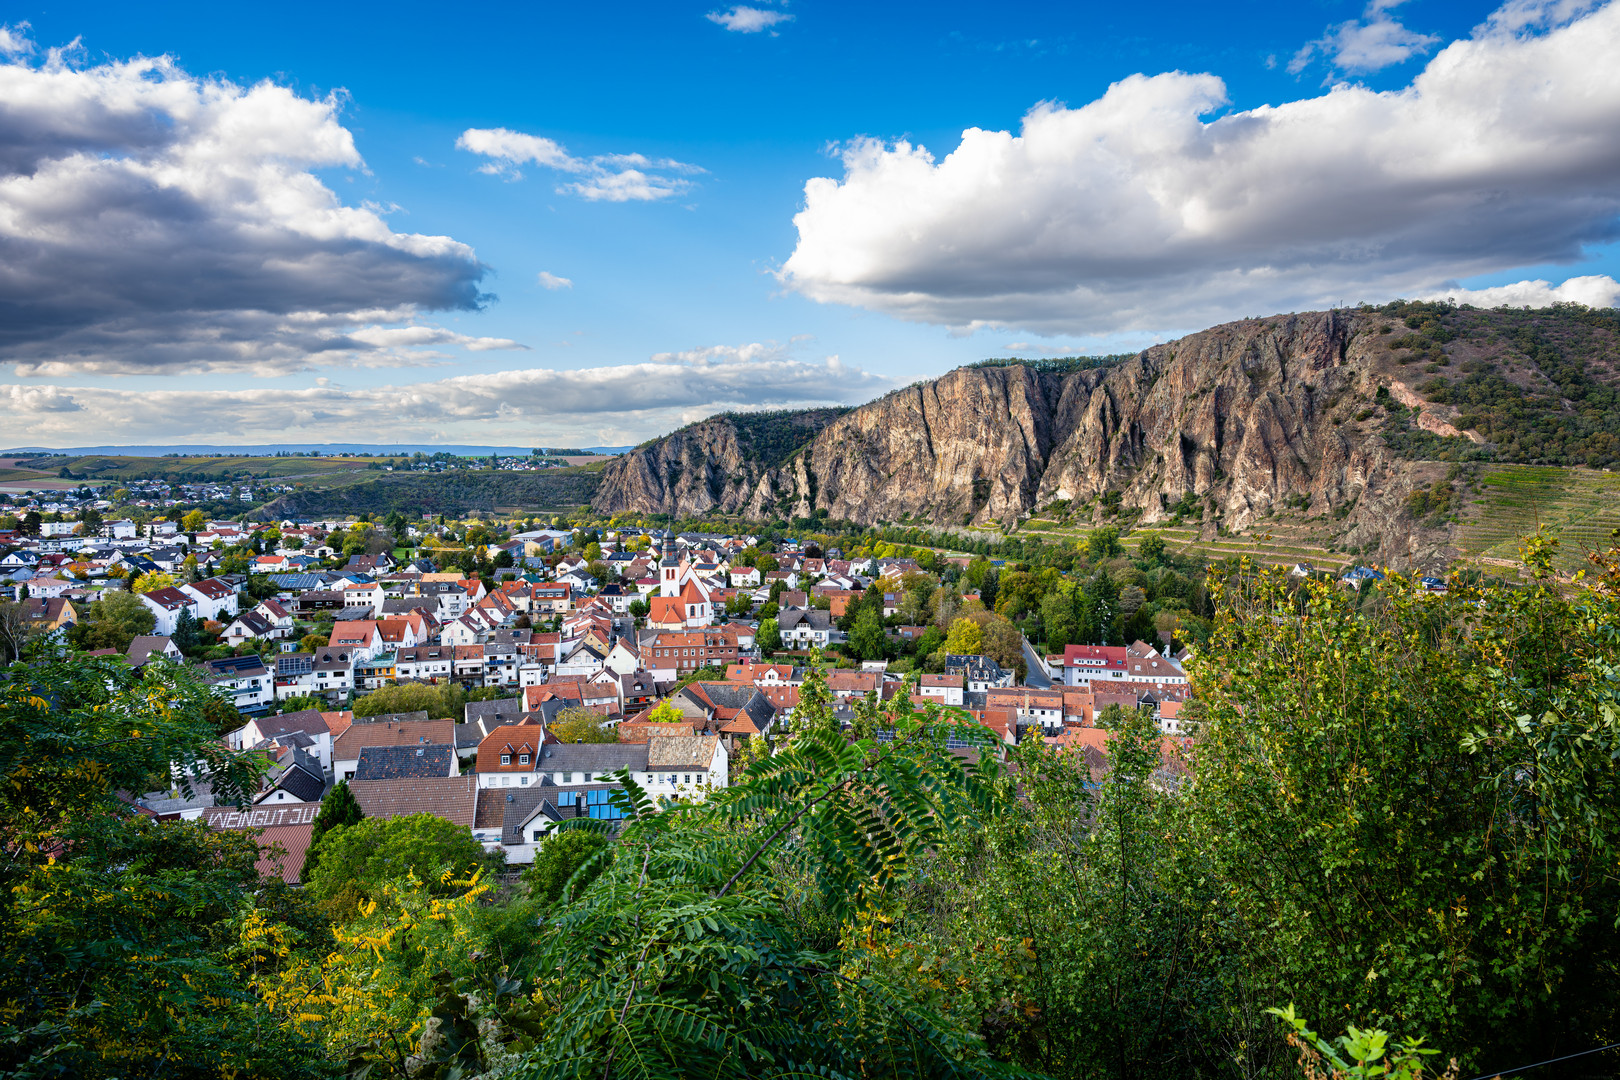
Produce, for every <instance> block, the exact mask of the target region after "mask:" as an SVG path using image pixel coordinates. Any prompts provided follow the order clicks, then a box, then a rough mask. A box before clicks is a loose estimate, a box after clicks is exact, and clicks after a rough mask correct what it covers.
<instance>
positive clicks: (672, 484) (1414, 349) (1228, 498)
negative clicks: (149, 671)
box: [593, 310, 1513, 563]
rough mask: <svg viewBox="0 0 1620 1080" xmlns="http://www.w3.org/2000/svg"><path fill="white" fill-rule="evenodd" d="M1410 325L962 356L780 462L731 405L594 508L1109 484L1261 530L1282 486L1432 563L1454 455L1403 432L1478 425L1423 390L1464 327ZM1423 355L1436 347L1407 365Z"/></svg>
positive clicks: (1144, 517)
mask: <svg viewBox="0 0 1620 1080" xmlns="http://www.w3.org/2000/svg"><path fill="white" fill-rule="evenodd" d="M1478 314H1479V315H1480V316H1482V317H1484V316H1488V315H1490V314H1491V313H1485V312H1481V313H1478ZM1420 319H1429V321H1428V322H1420ZM1465 321H1466V320H1465ZM1478 321H1479V320H1477V319H1476V320H1475V322H1478ZM1452 322H1453V323H1455V322H1456V318H1455V317H1452ZM1415 325H1422V326H1425V327H1431V328H1432V327H1438V326H1440V323H1439V322H1437V321H1435V319H1432V318H1430V317H1429V316H1427V315H1424V316H1412V317H1408V318H1407V319H1405V320H1404V321H1402V320H1400V319H1396V318H1391V316H1390V314H1389V313H1388V312H1387V311H1378V310H1358V311H1333V312H1310V313H1305V314H1298V315H1286V316H1275V317H1272V318H1266V319H1251V320H1245V321H1243V322H1236V323H1229V324H1226V325H1223V326H1218V327H1215V328H1213V329H1210V330H1206V331H1203V332H1202V333H1198V334H1193V335H1191V336H1189V337H1186V338H1182V339H1180V340H1178V341H1173V342H1169V343H1167V344H1164V345H1157V346H1154V347H1153V348H1150V349H1148V350H1146V351H1144V352H1142V353H1140V354H1138V355H1136V356H1134V357H1132V358H1130V359H1128V360H1125V361H1123V362H1118V363H1114V364H1112V365H1111V366H1108V367H1106V368H1102V369H1093V370H1071V371H1067V372H1064V371H1061V370H1057V371H1054V370H1037V369H1036V368H1035V367H1032V366H1026V365H1019V364H1009V365H981V366H974V367H967V368H959V369H957V370H955V371H952V372H949V373H948V374H946V375H944V376H941V377H940V378H938V379H935V380H933V381H930V382H926V383H922V384H919V385H916V386H911V387H907V388H906V389H904V390H898V391H895V392H893V393H890V394H888V395H886V396H884V397H882V398H879V399H878V400H876V401H873V402H870V403H868V404H866V405H863V406H861V407H859V408H856V409H853V410H850V411H848V412H847V413H844V414H842V415H838V416H827V415H825V414H819V415H818V416H817V419H816V421H815V422H814V423H811V424H807V425H805V427H804V429H803V430H805V431H806V433H807V439H806V441H805V442H804V444H803V445H802V447H800V448H798V449H797V450H796V451H794V452H792V453H791V454H789V455H788V456H787V457H786V458H785V459H784V460H782V461H780V462H773V461H767V460H764V459H762V458H761V457H759V456H758V455H751V454H750V453H748V451H747V447H745V446H743V445H742V443H741V441H740V440H739V437H738V431H737V428H736V424H735V421H734V420H733V419H732V418H728V417H718V418H715V419H712V420H708V421H705V422H703V423H701V424H696V425H693V426H691V427H688V428H685V429H683V430H681V431H679V432H677V433H675V434H674V435H671V436H668V437H667V438H664V439H661V440H657V441H655V442H653V443H651V444H649V445H647V446H645V447H642V448H639V449H638V450H636V451H634V452H633V453H631V454H628V455H626V456H625V457H624V458H622V459H621V460H619V461H617V462H615V463H614V464H613V465H611V466H609V468H608V469H607V471H606V472H605V473H604V475H603V478H602V484H601V487H600V488H599V489H598V492H597V494H596V497H595V500H594V503H593V505H594V506H595V508H596V509H598V510H600V511H603V512H620V511H630V512H638V513H659V512H662V513H671V514H676V515H686V514H702V513H707V512H711V511H719V512H726V513H739V514H743V515H746V516H749V517H753V518H769V517H774V516H783V517H793V516H809V515H810V514H811V513H813V512H814V511H816V510H825V511H827V513H828V514H829V515H830V516H831V517H834V518H843V519H847V520H849V521H854V522H858V523H863V524H872V523H878V522H897V521H901V520H903V519H904V520H910V521H920V522H926V523H929V524H935V525H941V524H949V525H961V524H967V523H973V524H980V525H983V524H990V523H1001V524H1004V525H1008V526H1011V525H1015V524H1016V523H1017V521H1018V520H1019V519H1020V518H1021V517H1023V516H1025V515H1028V514H1029V513H1030V512H1032V511H1034V510H1036V509H1038V508H1040V507H1043V506H1046V505H1048V504H1050V503H1052V502H1054V501H1057V500H1071V501H1078V502H1081V503H1084V502H1086V501H1087V500H1091V499H1106V500H1107V501H1108V502H1109V503H1112V502H1114V501H1115V500H1117V501H1118V502H1119V504H1120V505H1121V506H1123V507H1126V508H1135V509H1136V510H1137V511H1139V514H1140V518H1139V520H1141V521H1144V522H1149V523H1151V522H1153V521H1158V520H1163V519H1165V518H1168V517H1170V516H1171V515H1172V513H1173V510H1172V507H1175V506H1177V505H1178V504H1179V505H1180V506H1181V507H1182V509H1183V510H1184V511H1185V510H1187V509H1188V508H1189V507H1190V506H1192V505H1199V506H1201V507H1202V508H1203V510H1204V516H1203V521H1204V527H1205V529H1206V531H1207V532H1209V533H1210V534H1211V535H1213V534H1214V533H1215V532H1216V531H1217V529H1219V528H1226V529H1228V530H1232V531H1238V530H1243V529H1246V528H1250V527H1252V526H1254V525H1255V524H1256V523H1257V522H1258V521H1259V519H1260V518H1262V517H1263V516H1265V515H1266V513H1267V511H1269V510H1272V509H1273V508H1275V507H1278V506H1280V504H1282V503H1284V502H1285V501H1286V502H1289V503H1290V504H1291V505H1292V506H1294V507H1296V508H1304V509H1305V512H1306V514H1307V515H1308V516H1313V517H1314V516H1325V517H1327V518H1328V519H1329V520H1332V521H1334V522H1335V523H1336V524H1335V526H1334V530H1335V532H1336V533H1338V534H1339V536H1340V537H1341V540H1342V542H1343V543H1345V544H1347V545H1364V544H1367V543H1376V544H1377V545H1378V548H1379V555H1380V556H1381V557H1382V558H1384V559H1385V560H1388V561H1396V562H1414V563H1421V562H1428V561H1432V560H1434V559H1435V558H1437V557H1439V556H1441V555H1442V554H1443V552H1444V548H1445V546H1446V543H1447V536H1446V533H1445V531H1444V530H1443V529H1433V528H1430V529H1425V528H1422V527H1420V526H1419V524H1418V523H1417V522H1416V521H1415V520H1413V519H1412V518H1411V516H1410V515H1409V514H1408V513H1407V512H1406V509H1405V508H1406V506H1407V501H1408V496H1409V495H1410V494H1411V493H1412V492H1413V491H1414V490H1415V489H1417V488H1420V487H1427V486H1429V485H1430V484H1432V483H1434V482H1435V481H1436V480H1437V479H1439V478H1443V477H1444V476H1445V474H1446V471H1447V466H1446V465H1445V464H1443V463H1441V462H1437V461H1432V460H1414V458H1415V457H1417V456H1419V455H1415V454H1410V453H1408V454H1406V455H1405V456H1403V454H1402V453H1398V452H1397V450H1396V449H1395V445H1396V444H1397V443H1398V442H1399V439H1397V438H1396V437H1395V435H1394V434H1392V432H1410V431H1411V429H1412V427H1413V426H1414V425H1415V427H1416V428H1417V429H1418V433H1419V435H1420V436H1421V437H1423V438H1428V439H1430V440H1431V444H1430V446H1431V449H1432V441H1434V440H1445V441H1448V442H1449V440H1451V439H1456V440H1458V445H1459V446H1472V445H1473V444H1474V443H1477V442H1479V441H1481V437H1480V436H1479V435H1478V433H1477V432H1469V431H1464V430H1461V428H1460V427H1459V426H1456V425H1454V423H1453V422H1454V421H1459V417H1458V413H1457V410H1456V409H1455V408H1452V407H1450V406H1448V405H1444V404H1436V403H1435V402H1434V401H1432V400H1429V398H1431V397H1434V396H1437V395H1434V394H1432V393H1431V394H1428V395H1425V394H1422V393H1419V392H1418V391H1417V390H1416V389H1414V387H1415V386H1417V385H1419V384H1420V382H1421V381H1422V380H1423V378H1424V375H1423V373H1424V371H1425V369H1427V370H1428V371H1431V372H1432V371H1433V370H1435V369H1436V368H1438V367H1442V366H1444V365H1445V364H1446V363H1449V360H1448V357H1447V356H1446V355H1444V348H1443V347H1442V345H1440V344H1436V342H1440V341H1450V340H1452V338H1453V337H1455V336H1457V334H1458V331H1456V330H1446V329H1444V327H1441V328H1440V329H1439V330H1435V331H1434V334H1435V335H1436V336H1434V338H1433V339H1432V340H1431V339H1427V338H1425V339H1419V338H1417V337H1415V336H1414V335H1412V334H1411V333H1410V330H1411V329H1412V328H1413V327H1414V326H1415ZM1448 325H1449V324H1448ZM1469 332H1471V331H1466V330H1465V331H1464V333H1465V334H1466V333H1469ZM1492 333H1494V332H1492ZM1480 334H1485V331H1480ZM1493 340H1494V337H1493ZM1424 350H1435V351H1433V352H1425V351H1424ZM1425 358H1427V359H1431V360H1437V361H1439V363H1430V364H1428V365H1425V366H1421V367H1419V366H1413V364H1412V361H1413V360H1414V359H1425ZM1465 369H1466V367H1465ZM1507 370H1510V371H1511V370H1513V366H1512V365H1511V364H1510V365H1508V367H1507ZM1402 404H1405V405H1407V406H1411V407H1412V408H1411V409H1410V410H1409V411H1403V409H1402ZM1392 425H1394V426H1393V427H1392ZM1464 426H1466V425H1464ZM812 427H814V428H815V429H816V430H815V431H814V432H811V431H810V429H811V428H812ZM1403 437H1404V436H1403ZM1409 442H1410V439H1408V443H1409ZM1402 445H1406V444H1402ZM1426 456H1429V457H1433V456H1436V455H1435V454H1433V453H1429V454H1427V455H1426ZM1442 456H1443V455H1442ZM1452 456H1455V455H1452Z"/></svg>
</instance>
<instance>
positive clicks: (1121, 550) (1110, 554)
mask: <svg viewBox="0 0 1620 1080" xmlns="http://www.w3.org/2000/svg"><path fill="white" fill-rule="evenodd" d="M1123 554H1125V545H1124V544H1122V543H1120V542H1119V529H1117V528H1115V527H1114V526H1113V525H1104V526H1103V527H1102V528H1100V529H1093V530H1092V531H1091V534H1090V535H1089V536H1087V537H1086V555H1087V556H1088V557H1090V559H1091V561H1092V562H1101V561H1102V560H1104V559H1115V558H1118V557H1119V556H1121V555H1123Z"/></svg>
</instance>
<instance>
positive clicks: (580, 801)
mask: <svg viewBox="0 0 1620 1080" xmlns="http://www.w3.org/2000/svg"><path fill="white" fill-rule="evenodd" d="M574 816H575V817H587V816H588V815H587V814H586V811H585V793H584V792H583V791H576V792H575V793H574Z"/></svg>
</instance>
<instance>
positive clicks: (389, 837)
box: [307, 814, 487, 918]
mask: <svg viewBox="0 0 1620 1080" xmlns="http://www.w3.org/2000/svg"><path fill="white" fill-rule="evenodd" d="M486 861H487V860H486V858H485V853H484V847H483V845H482V844H480V843H479V842H478V841H476V840H474V839H473V838H472V834H471V833H470V832H468V831H467V828H466V826H464V825H457V824H455V823H454V822H451V821H446V820H445V819H444V818H442V817H438V816H436V815H433V814H409V815H406V816H403V817H392V818H362V819H361V820H359V821H357V822H355V823H354V824H352V825H345V826H342V827H341V828H336V829H332V830H331V831H329V832H327V833H326V834H325V835H324V836H322V837H321V844H320V850H319V853H318V854H317V855H316V866H315V869H314V871H313V872H312V873H310V874H309V875H307V877H308V879H309V880H308V882H307V885H308V888H309V892H310V895H311V896H313V897H314V898H315V899H316V900H319V901H321V902H323V903H324V904H326V906H327V909H328V910H329V911H331V912H332V913H333V914H334V915H335V916H337V917H340V918H348V917H352V916H353V914H354V912H355V906H356V904H358V903H359V902H361V901H364V900H373V899H377V898H379V897H380V896H382V895H383V886H384V885H385V884H387V883H388V882H392V881H398V880H401V879H403V878H405V877H406V876H407V875H415V877H416V879H417V880H418V881H420V882H422V883H423V885H422V887H423V888H426V889H428V890H429V891H433V890H435V889H438V888H439V887H440V886H439V879H440V876H441V875H442V874H443V873H444V871H446V870H450V871H455V872H457V873H462V874H464V873H468V872H471V871H472V870H474V869H476V868H478V867H482V866H484V865H485V863H486Z"/></svg>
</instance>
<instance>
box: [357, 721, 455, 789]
mask: <svg viewBox="0 0 1620 1080" xmlns="http://www.w3.org/2000/svg"><path fill="white" fill-rule="evenodd" d="M454 742H455V721H454V720H452V719H450V718H447V717H441V718H439V719H429V718H428V714H427V713H426V712H422V711H418V712H409V713H389V714H386V715H382V716H366V717H360V718H358V719H356V720H354V721H353V722H352V723H350V724H349V726H348V727H347V728H345V729H344V730H343V733H342V734H340V735H339V736H338V737H337V739H336V740H335V741H334V742H333V744H332V770H333V774H334V775H335V776H336V778H337V779H339V780H353V779H354V778H355V777H354V774H355V771H356V770H357V769H358V768H359V762H360V751H361V750H363V749H365V748H366V747H368V746H440V745H453V744H454Z"/></svg>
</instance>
